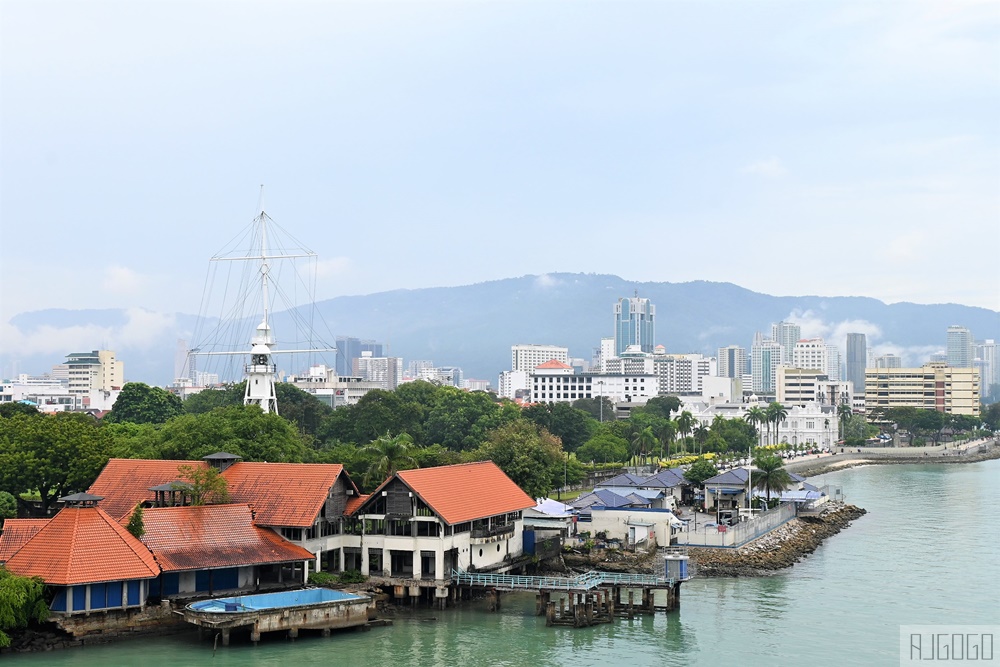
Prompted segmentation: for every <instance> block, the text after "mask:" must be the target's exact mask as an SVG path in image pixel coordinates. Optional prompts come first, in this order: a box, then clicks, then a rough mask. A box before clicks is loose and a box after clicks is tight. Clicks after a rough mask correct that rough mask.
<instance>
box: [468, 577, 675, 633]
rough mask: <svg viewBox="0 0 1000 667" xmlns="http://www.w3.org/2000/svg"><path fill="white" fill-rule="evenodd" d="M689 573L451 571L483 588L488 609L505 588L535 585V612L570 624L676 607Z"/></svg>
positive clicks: (548, 623) (553, 622) (579, 625)
mask: <svg viewBox="0 0 1000 667" xmlns="http://www.w3.org/2000/svg"><path fill="white" fill-rule="evenodd" d="M689 578H690V577H686V578H685V579H673V578H670V577H667V576H665V575H641V574H616V573H612V572H596V571H592V572H587V573H586V574H582V575H579V576H576V577H528V576H518V575H496V574H477V573H471V572H461V571H457V570H456V571H454V572H453V573H452V581H453V583H455V584H457V585H458V586H461V587H464V588H467V589H470V590H471V589H474V588H479V589H482V590H485V591H486V595H487V603H488V606H489V609H490V610H491V611H496V610H498V609H499V608H500V595H501V593H502V592H503V591H516V590H521V591H535V615H536V616H542V615H544V616H545V625H546V626H549V627H551V626H569V627H574V628H583V627H589V626H592V625H597V624H599V623H610V622H612V621H613V620H614V619H615V618H616V617H618V618H630V619H631V618H635V617H636V616H639V615H642V614H653V613H655V612H657V611H666V612H670V611H674V610H676V609H679V608H680V586H681V582H682V581H686V580H687V579H689ZM657 592H660V595H659V596H657ZM657 597H659V598H660V601H659V604H657Z"/></svg>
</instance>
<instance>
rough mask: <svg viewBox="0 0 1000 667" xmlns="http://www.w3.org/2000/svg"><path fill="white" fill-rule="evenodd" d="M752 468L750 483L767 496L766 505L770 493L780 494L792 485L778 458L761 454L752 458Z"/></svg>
mask: <svg viewBox="0 0 1000 667" xmlns="http://www.w3.org/2000/svg"><path fill="white" fill-rule="evenodd" d="M753 466H754V470H753V472H752V474H751V477H750V479H751V483H752V484H753V487H754V488H755V489H759V490H761V491H763V492H764V493H766V494H767V502H768V504H770V502H771V492H772V491H776V492H778V493H781V492H782V491H784V490H785V489H786V488H787V487H788V485H789V484H791V483H792V477H791V475H789V474H788V471H787V470H785V463H784V461H782V460H781V457H780V456H777V455H775V454H761V455H759V456H757V457H756V458H754V460H753Z"/></svg>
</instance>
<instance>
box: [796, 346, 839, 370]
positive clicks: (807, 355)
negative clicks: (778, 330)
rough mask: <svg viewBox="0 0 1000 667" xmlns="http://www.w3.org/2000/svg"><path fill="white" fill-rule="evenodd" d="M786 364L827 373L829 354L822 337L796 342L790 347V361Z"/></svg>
mask: <svg viewBox="0 0 1000 667" xmlns="http://www.w3.org/2000/svg"><path fill="white" fill-rule="evenodd" d="M786 365H787V366H791V367H793V368H812V369H815V370H818V371H822V372H823V373H827V372H828V371H827V367H828V366H829V355H828V351H827V347H826V342H824V341H823V339H822V338H809V339H805V340H800V341H798V342H796V343H795V345H794V347H792V360H791V363H786ZM838 376H839V373H838Z"/></svg>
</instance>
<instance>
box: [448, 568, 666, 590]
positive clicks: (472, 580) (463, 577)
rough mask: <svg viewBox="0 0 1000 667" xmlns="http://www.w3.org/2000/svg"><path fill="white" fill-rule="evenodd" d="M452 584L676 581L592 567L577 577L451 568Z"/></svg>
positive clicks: (534, 586) (581, 585) (525, 586)
mask: <svg viewBox="0 0 1000 667" xmlns="http://www.w3.org/2000/svg"><path fill="white" fill-rule="evenodd" d="M451 579H452V582H453V583H456V584H459V585H464V586H481V587H484V588H500V589H506V590H519V591H538V590H543V589H545V590H554V591H556V590H558V591H579V590H590V589H592V588H597V587H598V586H605V585H611V586H636V587H642V586H668V585H672V584H673V583H675V582H674V581H673V579H669V578H667V577H665V576H662V575H655V574H620V573H617V572H598V571H596V570H591V571H590V572H585V573H583V574H579V575H577V576H575V577H529V576H524V575H515V574H489V573H477V572H465V571H463V570H452V571H451Z"/></svg>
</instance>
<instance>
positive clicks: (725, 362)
mask: <svg viewBox="0 0 1000 667" xmlns="http://www.w3.org/2000/svg"><path fill="white" fill-rule="evenodd" d="M716 360H717V368H718V374H719V377H724V378H741V377H743V375H744V374H745V373H746V372H747V349H746V348H745V347H741V346H740V345H729V346H727V347H720V348H719V352H718V354H717V355H716Z"/></svg>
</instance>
